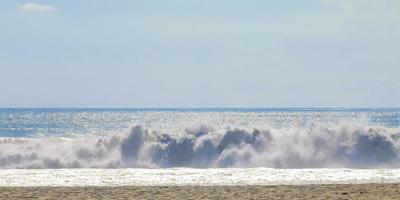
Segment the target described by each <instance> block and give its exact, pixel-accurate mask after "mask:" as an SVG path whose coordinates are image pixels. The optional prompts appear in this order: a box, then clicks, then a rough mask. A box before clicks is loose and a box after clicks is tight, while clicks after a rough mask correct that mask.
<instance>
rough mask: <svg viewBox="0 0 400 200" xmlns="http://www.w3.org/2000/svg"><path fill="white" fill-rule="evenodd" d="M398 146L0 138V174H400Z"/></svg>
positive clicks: (292, 134) (373, 141) (190, 132)
mask: <svg viewBox="0 0 400 200" xmlns="http://www.w3.org/2000/svg"><path fill="white" fill-rule="evenodd" d="M399 145H400V132H399V130H398V129H392V128H384V127H374V126H356V125H338V126H336V127H324V126H316V125H310V126H308V127H305V128H285V129H264V130H259V129H254V130H251V131H248V130H244V129H228V130H225V131H222V132H219V131H213V130H210V129H208V128H207V127H206V126H199V127H198V128H191V129H186V131H183V132H182V133H177V134H174V135H171V134H163V133H162V132H158V131H149V130H147V129H145V128H143V127H141V126H135V127H132V128H131V129H130V130H129V131H127V133H118V134H111V135H108V136H86V137H84V136H82V137H79V138H1V139H0V168H129V167H133V168H136V167H145V168H164V167H199V168H203V167H206V168H207V167H271V168H337V167H348V168H380V167H400V160H399V154H400V146H399Z"/></svg>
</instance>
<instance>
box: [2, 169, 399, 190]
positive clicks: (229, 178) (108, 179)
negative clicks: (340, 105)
mask: <svg viewBox="0 0 400 200" xmlns="http://www.w3.org/2000/svg"><path fill="white" fill-rule="evenodd" d="M399 182H400V169H368V170H361V169H343V168H342V169H271V168H225V169H222V168H213V169H193V168H167V169H3V170H0V187H32V186H35V187H39V186H172V185H178V186H182V185H200V186H215V185H227V186H229V185H301V184H356V183H399Z"/></svg>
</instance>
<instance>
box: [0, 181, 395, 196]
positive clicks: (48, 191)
mask: <svg viewBox="0 0 400 200" xmlns="http://www.w3.org/2000/svg"><path fill="white" fill-rule="evenodd" d="M0 199H1V200H3V199H4V200H5V199H7V200H9V199H116V200H119V199H272V200H274V199H297V200H300V199H307V200H309V199H315V200H319V199H368V200H370V199H376V200H378V199H379V200H387V199H400V184H353V185H296V186H165V187H162V186H154V187H153V186H126V187H86V188H85V187H3V188H0Z"/></svg>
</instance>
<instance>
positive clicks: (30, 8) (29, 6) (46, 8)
mask: <svg viewBox="0 0 400 200" xmlns="http://www.w3.org/2000/svg"><path fill="white" fill-rule="evenodd" d="M21 10H23V11H26V12H51V11H57V10H58V9H57V8H56V7H54V6H52V5H43V4H37V3H26V4H24V5H22V6H21Z"/></svg>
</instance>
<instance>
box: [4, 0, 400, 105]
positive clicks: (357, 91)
mask: <svg viewBox="0 0 400 200" xmlns="http://www.w3.org/2000/svg"><path fill="white" fill-rule="evenodd" d="M0 107H138V108H140V107H400V1H399V0H296V1H293V0H274V1H272V0H247V1H243V0H241V1H239V0H143V1H138V0H117V1H109V0H83V1H71V0H36V1H25V0H1V1H0Z"/></svg>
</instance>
